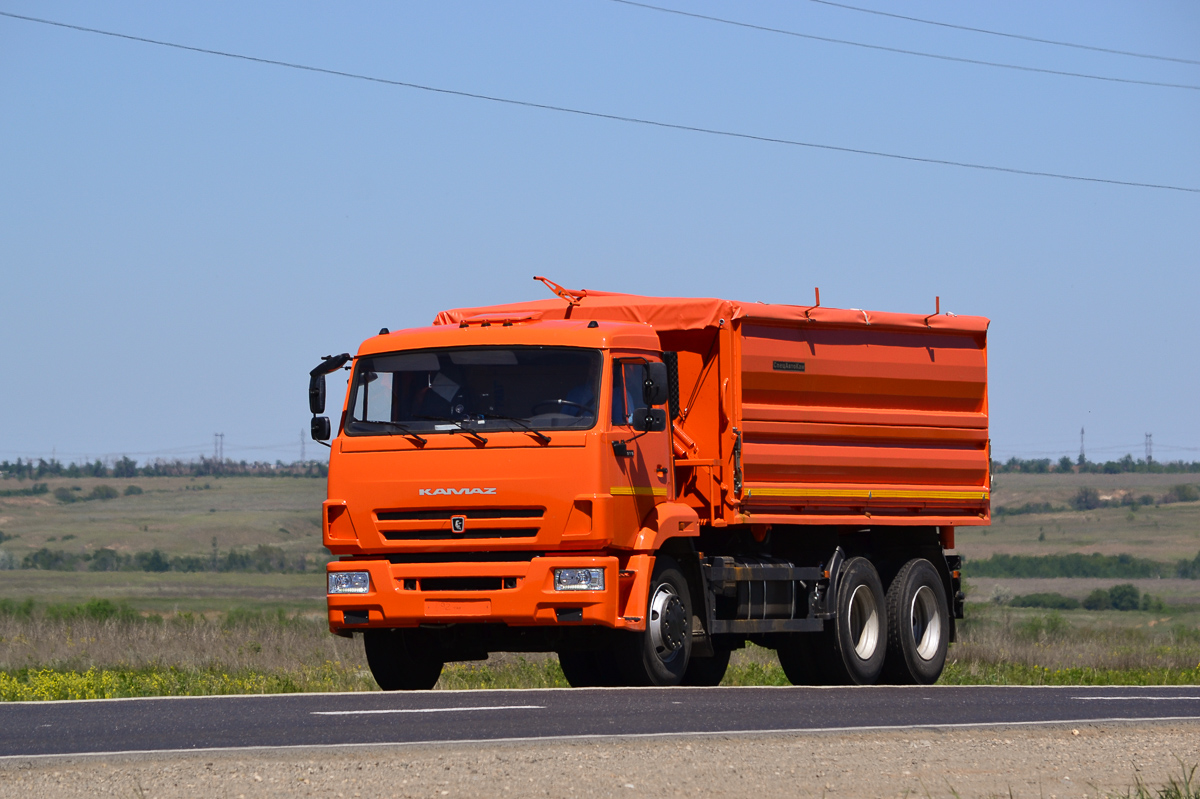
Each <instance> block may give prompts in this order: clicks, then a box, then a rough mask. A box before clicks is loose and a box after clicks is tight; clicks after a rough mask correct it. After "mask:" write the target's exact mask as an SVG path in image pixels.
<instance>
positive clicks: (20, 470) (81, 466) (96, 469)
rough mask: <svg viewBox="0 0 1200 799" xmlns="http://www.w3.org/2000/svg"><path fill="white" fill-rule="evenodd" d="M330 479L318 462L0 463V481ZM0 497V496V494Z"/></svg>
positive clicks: (326, 468)
mask: <svg viewBox="0 0 1200 799" xmlns="http://www.w3.org/2000/svg"><path fill="white" fill-rule="evenodd" d="M328 475H329V465H328V464H326V463H324V462H321V461H296V462H294V463H284V462H282V461H275V463H266V462H261V461H254V462H252V463H251V462H247V461H231V460H217V459H215V458H205V457H200V458H199V459H198V460H195V461H181V460H173V461H166V460H161V459H160V460H156V461H154V462H152V463H147V464H145V465H143V466H138V465H137V461H135V460H133V459H132V458H130V457H129V456H127V455H123V456H121V458H120V459H119V460H116V461H114V462H113V464H112V466H111V468H110V467H108V466H106V465H105V464H104V462H103V461H101V460H95V461H93V462H91V463H71V464H69V465H67V466H63V465H62V463H61V462H59V461H58V460H55V459H53V458H51V459H50V460H45V459H43V458H39V459H38V460H37V461H32V460H30V461H26V460H22V459H21V458H17V460H16V462H15V463H13V462H9V461H0V479H3V480H13V479H16V480H41V479H43V478H46V477H74V478H79V477H115V478H121V479H128V478H131V477H315V478H323V477H326V476H328ZM0 495H3V494H2V492H0Z"/></svg>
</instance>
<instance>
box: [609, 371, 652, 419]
mask: <svg viewBox="0 0 1200 799" xmlns="http://www.w3.org/2000/svg"><path fill="white" fill-rule="evenodd" d="M645 372H646V366H645V364H644V363H643V362H642V361H614V362H613V393H612V396H613V407H612V423H613V424H614V425H628V424H630V423H631V422H632V420H633V417H634V414H636V413H638V412H639V411H645V409H646V402H645V400H643V399H642V383H643V382H645V379H646V377H645Z"/></svg>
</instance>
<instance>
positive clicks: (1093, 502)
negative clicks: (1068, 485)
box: [1071, 488, 1100, 510]
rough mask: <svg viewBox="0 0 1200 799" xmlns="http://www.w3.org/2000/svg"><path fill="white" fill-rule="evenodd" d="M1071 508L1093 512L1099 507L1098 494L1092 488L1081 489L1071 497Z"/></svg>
mask: <svg viewBox="0 0 1200 799" xmlns="http://www.w3.org/2000/svg"><path fill="white" fill-rule="evenodd" d="M1071 507H1072V508H1074V509H1075V510H1095V509H1096V508H1098V507H1100V492H1099V491H1097V490H1096V489H1094V488H1081V489H1079V491H1078V492H1076V494H1075V496H1073V497H1071Z"/></svg>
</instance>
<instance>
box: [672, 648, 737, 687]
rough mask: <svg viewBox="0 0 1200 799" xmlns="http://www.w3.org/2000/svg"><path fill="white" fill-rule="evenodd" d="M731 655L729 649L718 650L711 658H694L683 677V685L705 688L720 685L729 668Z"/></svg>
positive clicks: (689, 662)
mask: <svg viewBox="0 0 1200 799" xmlns="http://www.w3.org/2000/svg"><path fill="white" fill-rule="evenodd" d="M731 654H733V653H732V652H730V651H729V650H728V649H717V650H715V651H714V652H713V656H712V657H710V658H692V659H691V660H689V661H688V667H687V671H686V672H685V673H684V675H683V684H684V685H696V686H705V687H711V686H714V685H720V684H721V680H723V679H725V672H726V670H727V669H728V668H729V656H730V655H731Z"/></svg>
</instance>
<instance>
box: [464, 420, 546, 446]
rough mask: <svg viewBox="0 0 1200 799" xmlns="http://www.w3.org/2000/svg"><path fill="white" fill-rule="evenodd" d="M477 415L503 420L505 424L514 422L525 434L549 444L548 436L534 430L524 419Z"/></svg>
mask: <svg viewBox="0 0 1200 799" xmlns="http://www.w3.org/2000/svg"><path fill="white" fill-rule="evenodd" d="M479 415H480V417H482V418H484V419H503V420H504V421H506V422H516V423H517V424H519V425H521V427H523V428H525V432H527V433H531V434H532V435H534V436H536V437H537V440H538V441H541V442H542V443H543V444H549V443H550V436H548V435H546V434H545V433H543V432H542V431H541V430H536V429H534V427H533V425H531V424H529V422H527V421H525V420H524V419H518V418H517V417H515V416H504V415H503V414H499V413H481V414H479Z"/></svg>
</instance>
